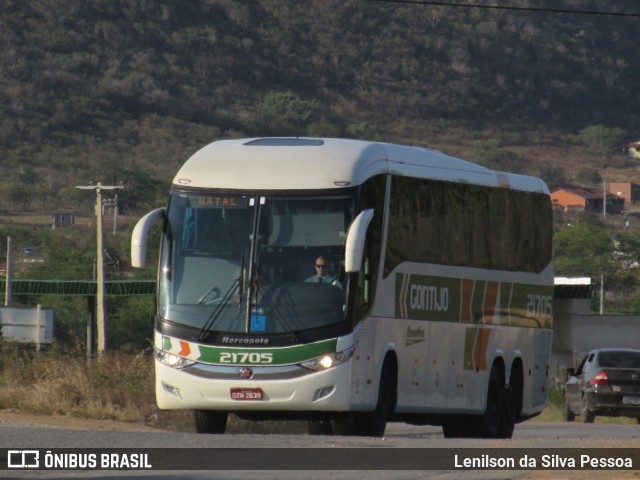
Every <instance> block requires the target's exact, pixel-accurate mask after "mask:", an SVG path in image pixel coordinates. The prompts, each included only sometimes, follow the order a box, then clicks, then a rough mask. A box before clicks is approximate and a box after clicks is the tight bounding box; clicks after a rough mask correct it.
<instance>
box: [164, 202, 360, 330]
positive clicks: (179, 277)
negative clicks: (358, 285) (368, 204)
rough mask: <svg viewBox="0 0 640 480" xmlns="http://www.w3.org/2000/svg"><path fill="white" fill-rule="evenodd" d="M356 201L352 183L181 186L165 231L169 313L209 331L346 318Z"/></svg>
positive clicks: (315, 324) (305, 325)
mask: <svg viewBox="0 0 640 480" xmlns="http://www.w3.org/2000/svg"><path fill="white" fill-rule="evenodd" d="M353 203H354V200H353V196H352V195H344V194H342V193H341V194H340V195H333V196H327V195H324V196H318V195H316V196H250V195H237V194H214V193H206V194H205V193H185V192H174V193H173V194H172V196H171V199H170V202H169V207H168V215H167V222H166V224H165V228H164V232H163V242H162V251H161V259H160V263H161V270H160V280H159V287H160V288H159V299H158V301H159V307H160V308H159V313H160V316H161V317H162V318H163V319H165V320H168V321H171V322H172V323H177V324H182V325H185V326H188V327H193V328H196V329H201V333H200V336H201V339H204V338H206V337H207V336H208V334H209V333H213V332H218V333H234V334H259V335H268V334H270V333H273V334H278V333H287V332H294V331H304V330H311V329H317V328H322V327H326V326H329V325H333V324H336V323H339V322H341V321H343V320H344V318H345V315H346V311H347V305H346V298H347V295H346V288H347V282H346V281H345V279H344V273H343V254H344V248H343V243H344V239H345V236H346V231H347V228H348V226H349V224H350V223H351V220H352V218H353ZM316 272H318V274H317V275H316Z"/></svg>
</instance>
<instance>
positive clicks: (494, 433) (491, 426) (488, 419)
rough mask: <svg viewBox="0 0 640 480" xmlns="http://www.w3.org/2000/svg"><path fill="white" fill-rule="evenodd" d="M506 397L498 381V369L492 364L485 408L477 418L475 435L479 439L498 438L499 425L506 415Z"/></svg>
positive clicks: (499, 380)
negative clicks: (476, 434)
mask: <svg viewBox="0 0 640 480" xmlns="http://www.w3.org/2000/svg"><path fill="white" fill-rule="evenodd" d="M506 397H507V395H506V389H505V388H504V385H503V383H502V381H501V379H500V373H499V371H498V367H497V366H496V365H495V364H494V365H493V367H491V373H490V374H489V387H488V388H487V408H486V409H485V412H484V414H483V415H482V416H480V417H479V418H478V429H477V433H478V436H479V437H481V438H500V436H499V434H500V424H501V423H502V422H503V421H504V417H505V415H508V414H507V413H505V411H507V410H508V406H507V402H506ZM512 431H513V430H512Z"/></svg>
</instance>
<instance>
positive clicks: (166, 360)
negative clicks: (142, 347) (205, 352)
mask: <svg viewBox="0 0 640 480" xmlns="http://www.w3.org/2000/svg"><path fill="white" fill-rule="evenodd" d="M154 355H155V357H156V360H158V361H159V362H160V363H162V364H163V365H167V366H169V367H173V368H177V369H181V368H186V367H190V366H191V365H193V364H194V363H196V362H194V361H193V360H189V359H187V358H184V357H179V356H178V355H174V354H173V353H169V352H167V351H165V350H160V349H158V348H154Z"/></svg>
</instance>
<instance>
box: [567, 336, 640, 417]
mask: <svg viewBox="0 0 640 480" xmlns="http://www.w3.org/2000/svg"><path fill="white" fill-rule="evenodd" d="M567 374H568V379H567V383H566V384H565V387H564V408H563V417H564V420H565V421H567V422H571V421H573V420H574V419H575V416H576V415H579V416H580V420H581V421H582V422H583V423H593V421H594V419H595V417H596V415H602V416H609V417H634V418H636V420H637V421H638V423H640V350H631V349H622V348H607V349H601V350H592V351H591V352H589V353H588V354H587V355H586V356H585V357H584V358H583V359H582V362H580V366H579V367H578V370H577V371H574V369H573V368H569V369H567Z"/></svg>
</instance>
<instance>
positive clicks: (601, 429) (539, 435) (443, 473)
mask: <svg viewBox="0 0 640 480" xmlns="http://www.w3.org/2000/svg"><path fill="white" fill-rule="evenodd" d="M138 430H142V431H122V430H98V429H95V428H81V429H79V428H69V427H66V426H64V425H57V426H55V425H39V424H34V423H21V422H16V421H7V420H0V449H12V450H29V449H35V450H38V451H39V452H40V454H41V457H40V459H41V460H42V459H43V457H44V455H45V453H46V452H47V451H50V452H52V453H54V454H55V453H56V452H60V451H62V452H72V451H73V450H72V449H90V450H83V452H93V453H95V454H96V455H97V456H98V457H97V458H99V456H100V455H101V454H102V453H105V452H112V451H113V450H109V449H131V452H138V453H140V452H145V451H147V450H145V449H170V450H154V451H152V454H153V455H152V459H151V460H152V463H155V462H161V463H160V464H161V465H164V463H162V462H164V461H165V460H166V461H167V462H168V463H167V464H168V465H173V464H176V462H177V464H178V465H179V468H170V467H167V468H169V469H167V470H145V469H142V470H102V469H94V470H73V469H69V470H64V471H63V470H57V471H55V470H46V471H44V470H26V469H25V470H19V469H11V470H7V469H6V468H5V466H2V465H0V466H2V467H3V468H5V469H4V470H2V469H0V478H47V479H54V478H55V479H58V478H114V477H117V478H137V479H140V478H143V479H148V478H165V479H173V478H176V479H177V478H185V479H204V478H214V479H221V480H236V479H256V480H258V479H259V480H268V479H298V478H304V479H307V480H315V479H323V480H326V479H327V478H331V479H338V478H339V479H366V480H376V479H383V478H384V479H387V478H397V479H414V478H430V479H438V480H444V479H447V480H448V479H481V480H482V479H487V480H489V479H491V480H494V479H495V480H501V479H533V478H536V479H537V478H542V479H582V480H583V479H585V478H593V477H595V476H596V474H597V477H598V478H604V479H636V480H638V479H640V453H639V452H640V425H608V424H597V423H596V424H592V425H583V424H579V423H570V424H566V423H540V422H527V423H523V424H520V425H517V426H516V430H515V433H514V436H513V438H512V439H511V440H480V439H477V440H476V439H445V438H444V437H443V435H442V431H441V429H440V428H436V427H415V426H408V425H404V424H390V425H389V427H388V429H387V435H386V436H385V437H384V438H381V439H380V438H363V437H334V436H311V435H302V434H296V435H294V434H291V435H286V434H278V435H265V434H249V433H246V434H244V433H237V434H226V435H198V434H195V433H175V432H167V431H160V430H153V429H138ZM567 448H574V449H575V448H577V449H578V450H565V449H567ZM56 449H69V450H56ZM176 449H186V450H176ZM266 449H275V450H266ZM589 449H614V450H602V451H600V453H603V454H605V456H606V458H612V457H613V458H614V460H615V461H620V462H622V461H625V459H627V458H631V459H632V462H633V468H632V469H624V468H622V469H621V468H608V467H606V468H598V469H597V472H596V471H594V470H584V469H581V468H585V467H584V466H581V465H580V464H578V465H575V466H574V465H572V464H571V463H570V459H571V458H575V459H576V461H578V460H577V459H578V458H579V457H580V455H581V454H583V453H589V454H593V453H598V451H597V450H589ZM542 453H544V454H546V455H549V457H547V458H548V459H550V460H545V462H546V463H547V467H549V466H550V467H551V468H546V469H544V470H534V469H532V468H521V466H520V465H517V466H516V468H508V467H509V465H508V464H507V465H506V467H507V468H505V469H499V468H491V469H485V468H482V467H479V468H474V467H472V468H468V469H464V468H462V467H463V466H464V462H465V461H477V462H482V461H486V462H489V461H491V460H490V459H491V458H492V459H494V460H493V461H494V462H496V461H497V462H507V461H509V459H510V458H514V459H515V461H517V462H520V461H521V459H522V457H523V456H524V455H528V457H532V458H534V459H536V460H537V461H538V462H540V461H541V460H540V459H541V455H542ZM456 455H457V457H455V456H456ZM483 455H484V456H485V457H483ZM454 457H455V459H454ZM58 458H62V457H58ZM436 458H441V460H442V461H441V462H438V461H435V460H433V461H432V459H436ZM483 458H484V460H483ZM213 459H217V460H213ZM287 459H289V460H290V461H291V463H287ZM465 459H469V460H465ZM473 459H476V460H473ZM4 461H6V460H4ZM65 461H66V460H65ZM212 461H215V462H220V465H222V467H224V468H226V469H225V470H221V469H219V468H218V465H217V464H214V465H212V464H211V462H212ZM185 462H187V464H189V465H190V466H188V467H186V470H182V468H184V464H185ZM189 462H194V463H189ZM200 462H202V463H200ZM296 462H297V463H296ZM554 462H555V463H554ZM562 462H564V464H563V463H562ZM98 463H99V462H98ZM423 463H426V465H427V469H424V470H420V469H418V468H420V465H422V464H423ZM549 463H551V465H549ZM201 464H202V465H204V466H203V468H202V470H192V469H191V468H196V467H195V466H194V465H201ZM157 465H158V463H156V466H157ZM180 465H182V467H180ZM292 465H302V466H301V467H300V469H296V470H291V468H297V467H292ZM336 465H338V466H339V468H336ZM371 465H373V466H374V467H373V468H376V469H375V470H370V469H368V468H372V467H371ZM398 465H406V468H407V469H404V466H403V467H401V468H402V469H400V468H399V467H398ZM416 465H418V467H416ZM387 466H388V467H389V469H387ZM434 466H435V467H436V468H438V470H434V469H433V468H432V467H434ZM538 466H540V465H538ZM588 466H589V465H588V464H587V467H588ZM329 469H331V470H329Z"/></svg>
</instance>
